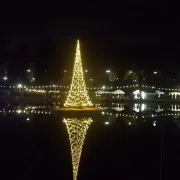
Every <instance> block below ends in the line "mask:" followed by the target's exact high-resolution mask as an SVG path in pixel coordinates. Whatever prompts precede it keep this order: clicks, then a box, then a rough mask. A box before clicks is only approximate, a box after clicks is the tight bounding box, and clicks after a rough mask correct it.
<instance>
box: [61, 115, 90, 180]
mask: <svg viewBox="0 0 180 180" xmlns="http://www.w3.org/2000/svg"><path fill="white" fill-rule="evenodd" d="M64 122H65V124H66V127H67V130H68V135H69V141H70V146H71V156H72V166H73V180H76V179H77V175H78V168H79V163H80V158H81V153H82V147H83V144H84V141H85V137H86V133H87V130H88V129H89V126H90V124H91V123H92V122H93V120H92V119H91V118H64Z"/></svg>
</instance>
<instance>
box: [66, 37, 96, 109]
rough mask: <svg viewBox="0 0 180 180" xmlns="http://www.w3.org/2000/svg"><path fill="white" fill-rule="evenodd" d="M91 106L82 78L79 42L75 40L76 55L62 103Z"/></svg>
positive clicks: (74, 105)
mask: <svg viewBox="0 0 180 180" xmlns="http://www.w3.org/2000/svg"><path fill="white" fill-rule="evenodd" d="M89 106H93V104H92V102H91V100H90V98H89V95H88V92H87V89H86V84H85V80H84V73H83V67H82V61H81V52H80V43H79V40H78V41H77V46H76V57H75V64H74V70H73V77H72V82H71V87H70V90H69V93H68V96H67V99H66V101H65V103H64V107H89Z"/></svg>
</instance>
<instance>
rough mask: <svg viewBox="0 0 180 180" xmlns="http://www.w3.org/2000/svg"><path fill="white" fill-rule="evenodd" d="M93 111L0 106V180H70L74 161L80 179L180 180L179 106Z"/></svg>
mask: <svg viewBox="0 0 180 180" xmlns="http://www.w3.org/2000/svg"><path fill="white" fill-rule="evenodd" d="M96 107H100V108H102V111H99V112H96V113H94V114H92V115H87V114H84V115H83V114H81V116H79V115H77V116H72V115H68V114H66V115H64V114H62V113H60V112H54V111H52V110H51V108H52V105H51V104H50V105H47V104H46V105H45V104H44V105H41V104H28V105H27V104H21V105H19V104H4V103H3V104H0V142H1V148H0V164H1V166H0V172H1V173H0V177H1V179H3V180H6V179H15V180H16V179H17V180H32V179H33V180H35V179H38V180H39V179H43V180H56V179H57V180H59V179H64V180H72V179H73V166H72V157H73V159H74V161H73V162H74V173H75V171H76V170H77V169H78V175H77V179H78V180H95V179H103V180H106V179H108V180H110V179H121V180H131V179H133V180H134V179H137V180H144V179H146V180H147V179H148V180H152V179H153V180H156V179H157V180H159V179H162V180H169V179H179V178H180V174H179V162H180V129H179V127H180V106H179V105H178V104H177V105H172V104H141V105H139V104H115V103H114V104H108V105H107V104H97V105H96ZM83 143H84V144H83ZM81 148H82V149H81ZM81 150H82V153H81ZM80 153H81V154H80ZM80 156H81V157H80ZM79 158H80V163H79V167H78V162H79V161H78V159H79ZM76 172H77V171H76ZM75 178H76V174H74V179H75Z"/></svg>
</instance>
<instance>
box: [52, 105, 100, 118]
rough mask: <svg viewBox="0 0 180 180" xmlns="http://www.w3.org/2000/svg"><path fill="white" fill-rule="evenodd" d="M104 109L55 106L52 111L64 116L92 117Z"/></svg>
mask: <svg viewBox="0 0 180 180" xmlns="http://www.w3.org/2000/svg"><path fill="white" fill-rule="evenodd" d="M102 110H103V109H98V108H93V107H89V108H54V109H52V110H51V112H52V113H53V114H55V115H61V116H63V117H92V116H97V115H98V114H100V112H101V111H102Z"/></svg>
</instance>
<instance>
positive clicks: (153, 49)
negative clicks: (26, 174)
mask: <svg viewBox="0 0 180 180" xmlns="http://www.w3.org/2000/svg"><path fill="white" fill-rule="evenodd" d="M75 2H76V4H75V3H72V2H71V1H69V2H67V3H64V2H62V1H54V2H53V1H49V2H48V3H46V2H45V1H36V2H33V1H29V3H28V1H14V0H7V1H6V3H4V4H3V5H2V6H1V10H0V21H1V28H0V33H1V38H0V40H1V47H0V58H1V62H3V61H8V62H10V65H11V67H13V70H14V71H15V72H16V71H17V70H21V69H23V67H25V66H26V64H27V62H29V61H32V62H36V66H37V68H38V72H39V74H40V73H41V71H43V70H44V69H45V68H46V67H48V68H49V69H50V72H52V73H53V72H58V71H60V69H64V68H67V67H70V66H69V64H71V63H72V60H74V58H73V56H74V53H75V42H76V39H77V38H80V40H81V44H82V51H83V57H84V61H85V62H84V63H85V66H88V67H89V68H91V69H96V68H97V67H102V68H106V67H113V66H115V67H116V68H119V69H121V68H124V67H127V66H129V65H130V64H132V63H134V64H136V65H137V66H138V67H140V68H145V69H151V68H160V69H162V70H164V71H174V69H175V70H177V71H180V70H179V65H180V63H179V58H180V57H179V56H180V55H179V48H180V45H179V35H180V32H179V30H180V25H179V12H178V7H179V6H178V4H172V2H171V1H165V0H163V1H156V0H152V1H144V0H137V1H134V0H127V1H122V2H121V1H119V3H113V2H111V1H107V2H105V1H99V2H98V3H94V4H93V3H92V4H88V3H87V2H86V4H82V3H80V2H79V3H77V1H75ZM17 64H19V66H18V65H17ZM14 67H16V68H14ZM18 67H19V69H17V68H18Z"/></svg>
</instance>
